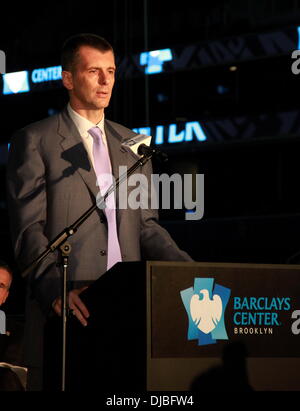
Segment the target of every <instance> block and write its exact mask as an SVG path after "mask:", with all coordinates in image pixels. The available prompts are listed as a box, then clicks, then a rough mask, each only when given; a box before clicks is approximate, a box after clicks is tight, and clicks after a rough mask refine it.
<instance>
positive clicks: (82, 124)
mask: <svg viewBox="0 0 300 411" xmlns="http://www.w3.org/2000/svg"><path fill="white" fill-rule="evenodd" d="M67 109H68V112H69V115H70V117H71V119H72V120H73V121H74V123H75V125H76V127H77V129H78V131H79V134H80V136H81V138H82V142H83V144H84V147H85V149H86V151H87V153H88V156H89V159H90V161H91V164H92V165H93V167H94V170H95V165H94V156H93V141H94V140H93V137H92V136H91V135H90V133H89V132H88V130H89V129H90V128H92V127H95V126H97V127H99V128H100V130H101V131H102V137H103V142H104V144H105V145H106V146H107V139H106V135H105V130H104V113H103V117H102V119H101V120H100V121H99V123H97V124H94V123H92V122H91V121H90V120H88V119H87V118H85V117H82V116H81V115H80V114H78V113H77V112H76V111H75V110H73V109H72V107H71V105H70V103H69V104H68V107H67ZM95 172H96V170H95Z"/></svg>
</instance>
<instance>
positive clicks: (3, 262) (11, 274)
mask: <svg viewBox="0 0 300 411" xmlns="http://www.w3.org/2000/svg"><path fill="white" fill-rule="evenodd" d="M0 268H4V269H5V270H6V271H7V272H9V274H10V276H11V278H12V277H13V272H12V269H11V268H10V266H9V265H8V264H7V263H6V262H5V261H3V260H0Z"/></svg>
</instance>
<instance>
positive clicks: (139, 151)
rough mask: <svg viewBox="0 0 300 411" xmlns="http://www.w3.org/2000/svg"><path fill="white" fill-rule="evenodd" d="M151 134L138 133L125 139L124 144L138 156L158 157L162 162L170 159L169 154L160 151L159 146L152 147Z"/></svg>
mask: <svg viewBox="0 0 300 411" xmlns="http://www.w3.org/2000/svg"><path fill="white" fill-rule="evenodd" d="M151 138H152V137H151V136H147V135H146V134H138V135H136V136H134V137H132V138H130V139H129V140H125V141H124V142H123V143H122V146H123V147H124V148H126V149H127V150H128V149H129V150H130V151H131V152H133V153H134V154H135V155H136V156H137V157H141V156H146V157H154V156H155V157H157V159H158V160H159V161H161V162H165V161H167V160H168V156H167V154H165V153H163V152H162V151H160V150H159V149H158V148H153V147H150V143H151Z"/></svg>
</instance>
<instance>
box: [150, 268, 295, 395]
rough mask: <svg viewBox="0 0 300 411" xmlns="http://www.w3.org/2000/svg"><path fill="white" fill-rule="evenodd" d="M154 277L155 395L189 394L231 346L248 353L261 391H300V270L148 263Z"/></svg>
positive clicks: (253, 382)
mask: <svg viewBox="0 0 300 411" xmlns="http://www.w3.org/2000/svg"><path fill="white" fill-rule="evenodd" d="M147 272H148V315H149V318H148V350H147V351H148V383H147V386H148V389H153V390H170V389H178V390H181V389H183V390H186V389H189V388H190V384H191V383H192V380H193V378H194V377H195V376H196V375H198V374H199V373H200V374H201V372H205V371H207V370H208V369H210V368H211V367H213V366H217V365H218V364H220V362H221V361H222V358H223V357H224V352H225V351H226V350H227V352H229V349H230V348H229V349H228V347H230V346H232V347H234V346H238V347H243V349H244V353H245V356H247V357H248V360H247V362H248V374H249V378H250V383H251V385H252V387H253V388H254V389H287V390H288V389H299V388H300V378H299V377H300V348H299V347H300V285H299V278H300V266H289V265H256V264H228V263H226V264H225V263H224V264H223V263H179V262H176V263H175V262H174V263H170V262H149V263H148V267H147ZM239 349H240V348H239ZM234 355H235V353H234V351H233V356H234ZM168 370H169V371H170V372H169V373H168V372H167V371H168Z"/></svg>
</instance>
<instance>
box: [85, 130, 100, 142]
mask: <svg viewBox="0 0 300 411" xmlns="http://www.w3.org/2000/svg"><path fill="white" fill-rule="evenodd" d="M88 132H89V134H90V135H91V136H92V137H93V139H94V141H95V143H97V144H100V143H101V141H102V131H101V129H100V128H99V127H97V126H96V127H92V128H90V129H89V130H88Z"/></svg>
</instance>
